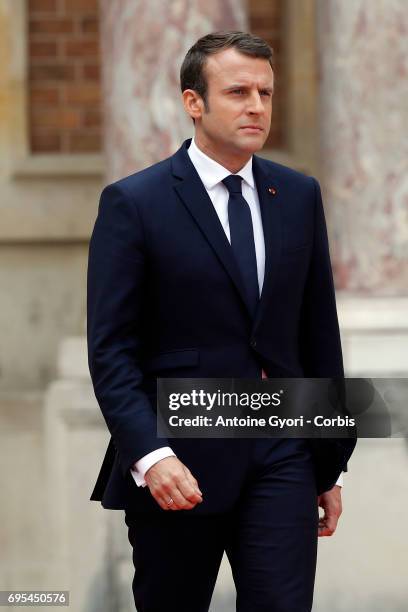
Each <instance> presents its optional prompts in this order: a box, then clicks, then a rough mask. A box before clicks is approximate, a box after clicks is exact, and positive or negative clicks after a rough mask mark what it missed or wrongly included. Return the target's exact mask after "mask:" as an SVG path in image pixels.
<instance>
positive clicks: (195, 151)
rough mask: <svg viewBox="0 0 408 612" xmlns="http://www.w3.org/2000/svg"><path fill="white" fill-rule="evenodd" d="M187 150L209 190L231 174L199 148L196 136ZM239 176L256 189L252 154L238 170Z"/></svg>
mask: <svg viewBox="0 0 408 612" xmlns="http://www.w3.org/2000/svg"><path fill="white" fill-rule="evenodd" d="M187 152H188V154H189V156H190V159H191V161H192V163H193V165H194V167H195V169H196V170H197V172H198V175H199V177H200V179H201V180H202V182H203V184H204V187H205V188H206V189H207V190H209V189H212V187H215V185H217V184H218V183H220V182H221V181H222V180H223V179H225V177H227V176H229V175H230V174H231V172H230V171H229V170H227V168H224V166H221V164H219V163H218V162H216V161H215V160H214V159H211V157H208V155H206V154H205V153H203V152H202V151H201V149H199V148H198V147H197V145H196V143H195V141H194V138H192V140H191V144H190V146H189V148H188V149H187ZM237 174H239V176H242V178H243V179H244V181H245V182H246V183H248V185H249V186H250V187H251V188H252V189H254V187H255V181H254V175H253V172H252V156H251V157H250V158H249V160H248V161H247V163H246V164H245V166H244V167H243V168H241V170H240V171H239V172H237Z"/></svg>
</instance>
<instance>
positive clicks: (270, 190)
mask: <svg viewBox="0 0 408 612" xmlns="http://www.w3.org/2000/svg"><path fill="white" fill-rule="evenodd" d="M268 191H269V193H270V194H271V195H273V196H274V195H276V194H277V193H278V192H277V191H276V189H275V187H268Z"/></svg>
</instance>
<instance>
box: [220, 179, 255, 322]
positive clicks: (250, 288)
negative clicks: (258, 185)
mask: <svg viewBox="0 0 408 612" xmlns="http://www.w3.org/2000/svg"><path fill="white" fill-rule="evenodd" d="M222 182H223V183H224V185H225V186H226V188H227V189H228V192H229V199H228V220H229V227H230V235H231V247H232V251H233V253H234V256H235V260H236V262H237V264H238V268H239V271H240V273H241V277H242V280H243V283H244V287H245V291H246V293H247V297H248V302H249V304H250V307H251V312H252V315H255V311H256V307H257V304H258V300H259V285H258V270H257V266H256V254H255V241H254V230H253V227H252V217H251V211H250V209H249V205H248V202H247V201H246V200H245V198H244V197H243V195H242V190H241V183H242V177H241V176H239V175H238V174H230V175H229V176H227V177H226V178H225V179H224V180H223V181H222Z"/></svg>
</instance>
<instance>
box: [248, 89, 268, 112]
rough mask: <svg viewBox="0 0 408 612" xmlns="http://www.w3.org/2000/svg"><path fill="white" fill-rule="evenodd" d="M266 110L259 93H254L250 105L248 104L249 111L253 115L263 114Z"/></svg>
mask: <svg viewBox="0 0 408 612" xmlns="http://www.w3.org/2000/svg"><path fill="white" fill-rule="evenodd" d="M263 110H264V107H263V104H262V98H261V96H260V95H259V92H258V91H257V92H254V93H253V94H252V95H251V97H250V99H249V103H248V108H247V111H248V112H249V113H251V114H257V115H258V114H259V113H262V112H263Z"/></svg>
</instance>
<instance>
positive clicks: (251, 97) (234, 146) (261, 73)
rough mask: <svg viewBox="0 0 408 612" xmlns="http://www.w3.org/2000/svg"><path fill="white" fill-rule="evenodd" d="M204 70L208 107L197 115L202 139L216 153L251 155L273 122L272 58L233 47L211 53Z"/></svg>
mask: <svg viewBox="0 0 408 612" xmlns="http://www.w3.org/2000/svg"><path fill="white" fill-rule="evenodd" d="M204 70H205V76H206V78H207V107H208V110H205V108H204V105H203V104H202V112H201V114H200V117H198V118H196V133H197V136H198V138H199V139H200V140H201V141H202V142H203V144H204V145H205V147H206V148H207V149H208V150H211V151H213V152H215V153H217V152H218V153H220V154H226V155H231V156H236V157H249V156H250V155H252V153H254V152H255V151H259V150H260V149H261V148H262V147H263V145H264V143H265V140H266V138H267V136H268V133H269V129H270V125H271V116H272V93H273V71H272V68H271V66H270V64H269V62H268V60H266V59H263V58H256V57H251V56H247V55H243V54H242V53H239V51H237V50H236V49H234V48H231V49H226V50H224V51H221V52H219V53H216V54H214V55H210V56H209V57H208V59H207V61H206V64H205V68H204ZM200 108H201V107H200Z"/></svg>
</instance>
